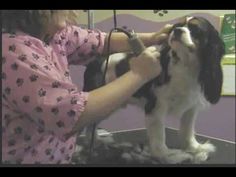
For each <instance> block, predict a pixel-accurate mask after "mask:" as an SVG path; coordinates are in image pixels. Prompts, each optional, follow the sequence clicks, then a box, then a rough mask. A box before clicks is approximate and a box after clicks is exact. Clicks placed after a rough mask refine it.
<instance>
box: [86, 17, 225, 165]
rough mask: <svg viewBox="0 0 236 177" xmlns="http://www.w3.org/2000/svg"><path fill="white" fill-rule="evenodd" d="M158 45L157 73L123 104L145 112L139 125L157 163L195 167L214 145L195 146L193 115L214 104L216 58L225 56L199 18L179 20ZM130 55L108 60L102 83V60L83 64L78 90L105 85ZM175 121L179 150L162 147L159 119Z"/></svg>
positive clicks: (218, 89) (218, 61) (218, 91)
mask: <svg viewBox="0 0 236 177" xmlns="http://www.w3.org/2000/svg"><path fill="white" fill-rule="evenodd" d="M159 47H160V54H161V55H160V64H161V66H162V71H161V74H160V75H159V76H158V77H156V78H154V79H153V80H151V81H149V82H148V83H146V84H145V85H144V86H143V87H142V88H140V89H139V90H138V91H137V92H136V93H135V94H134V95H133V96H132V99H131V100H130V101H129V103H132V104H138V105H139V106H140V107H141V108H142V109H144V110H145V117H146V118H145V123H146V129H147V136H148V139H149V147H150V152H151V155H152V156H153V157H154V158H158V159H159V160H160V162H162V163H168V164H176V163H184V162H189V161H190V162H192V163H201V162H204V161H206V160H207V159H208V157H209V155H210V154H211V153H213V152H214V151H215V149H216V148H215V146H214V145H213V144H210V143H209V142H206V143H203V144H201V143H199V142H198V141H197V140H196V138H195V132H194V122H195V120H196V118H197V117H198V113H199V112H201V111H202V110H203V109H206V108H207V107H209V106H210V105H211V104H216V103H217V102H218V101H219V99H220V95H221V89H222V68H221V59H222V57H223V55H224V54H225V47H224V43H223V41H222V39H221V38H220V36H219V33H218V32H217V30H216V29H215V28H214V27H213V25H212V24H211V23H210V22H209V21H208V20H206V19H205V18H203V17H184V18H183V19H182V20H180V21H179V22H178V23H176V24H174V25H173V28H172V29H171V30H170V32H169V34H168V39H167V41H166V42H164V43H163V44H162V45H161V46H159ZM132 56H133V54H132V53H118V54H113V55H111V56H110V59H109V63H108V69H107V72H106V75H105V83H104V82H103V74H104V69H105V60H104V59H103V60H102V59H98V60H96V61H93V62H91V63H89V64H88V65H87V68H86V71H85V74H84V89H83V90H84V91H91V90H93V89H96V88H98V87H101V86H102V85H104V84H107V83H109V82H111V81H112V80H114V79H116V78H117V77H119V76H121V75H122V74H124V73H126V72H127V71H128V70H129V59H130V58H131V57H132ZM167 115H174V116H176V117H179V118H180V130H179V134H180V144H181V149H170V148H168V147H167V145H166V143H165V138H166V137H165V125H164V121H165V117H166V116H167Z"/></svg>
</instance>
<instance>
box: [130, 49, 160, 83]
mask: <svg viewBox="0 0 236 177" xmlns="http://www.w3.org/2000/svg"><path fill="white" fill-rule="evenodd" d="M159 58H160V53H159V52H158V51H157V49H156V47H148V48H146V49H145V50H144V51H143V52H142V53H141V54H140V55H139V56H138V57H134V58H132V59H131V60H130V69H131V71H132V72H133V73H135V74H136V75H138V76H139V77H140V78H141V79H142V80H143V82H145V83H146V82H147V81H149V80H151V79H153V78H155V77H156V76H158V75H159V74H160V72H161V66H160V60H159Z"/></svg>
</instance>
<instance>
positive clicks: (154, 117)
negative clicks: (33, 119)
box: [146, 109, 192, 164]
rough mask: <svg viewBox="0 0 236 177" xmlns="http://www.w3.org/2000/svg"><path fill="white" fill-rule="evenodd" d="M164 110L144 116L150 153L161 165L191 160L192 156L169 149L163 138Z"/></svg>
mask: <svg viewBox="0 0 236 177" xmlns="http://www.w3.org/2000/svg"><path fill="white" fill-rule="evenodd" d="M165 116H166V110H165V109H158V110H156V111H153V113H151V114H148V115H146V128H147V135H148V139H149V146H150V151H151V154H152V156H153V157H155V158H157V159H158V160H160V161H161V162H162V163H169V164H176V163H182V162H183V161H187V160H191V159H192V155H191V154H189V153H186V152H184V151H182V150H179V149H169V148H168V147H167V145H166V140H165V139H166V137H165V125H164V124H165V123H164V121H165V120H164V118H165Z"/></svg>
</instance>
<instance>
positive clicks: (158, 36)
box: [150, 24, 173, 45]
mask: <svg viewBox="0 0 236 177" xmlns="http://www.w3.org/2000/svg"><path fill="white" fill-rule="evenodd" d="M172 28H173V25H171V24H167V25H165V26H164V27H163V28H162V29H161V30H160V31H158V32H154V33H152V34H151V37H150V41H151V45H157V44H161V43H162V42H164V41H165V40H167V38H168V35H169V33H170V31H171V29H172Z"/></svg>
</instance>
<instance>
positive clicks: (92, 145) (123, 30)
mask: <svg viewBox="0 0 236 177" xmlns="http://www.w3.org/2000/svg"><path fill="white" fill-rule="evenodd" d="M113 17H114V28H113V29H111V30H110V32H109V35H108V39H107V42H108V43H107V58H106V64H105V69H104V73H103V79H102V82H103V85H104V84H105V83H106V73H107V69H108V63H109V57H110V56H109V54H110V43H111V35H112V33H113V32H114V31H116V32H123V33H125V34H126V35H127V36H128V38H131V37H132V36H131V34H130V33H129V32H128V31H126V30H125V29H122V28H117V20H116V11H115V10H113ZM96 126H97V124H96V123H94V124H93V127H92V137H91V142H90V147H89V157H88V161H90V160H91V157H92V154H93V147H94V138H95V133H96V132H95V131H96Z"/></svg>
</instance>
